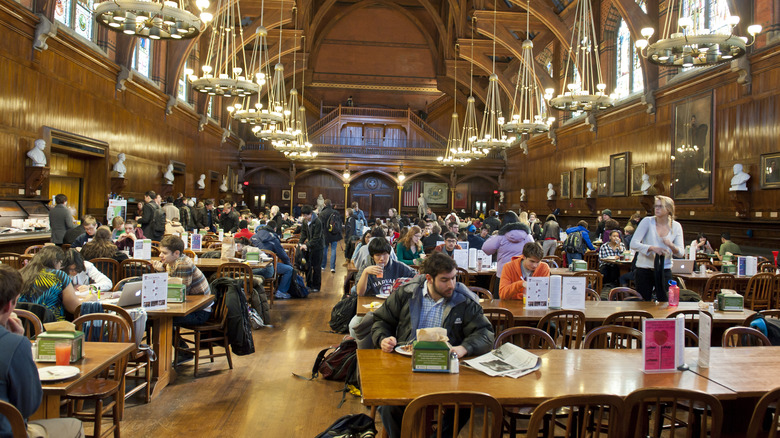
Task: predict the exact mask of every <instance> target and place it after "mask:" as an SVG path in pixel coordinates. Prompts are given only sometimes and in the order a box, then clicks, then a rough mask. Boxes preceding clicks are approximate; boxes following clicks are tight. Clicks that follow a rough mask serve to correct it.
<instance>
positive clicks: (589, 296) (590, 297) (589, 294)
mask: <svg viewBox="0 0 780 438" xmlns="http://www.w3.org/2000/svg"><path fill="white" fill-rule="evenodd" d="M585 301H601V295H599V294H598V292H596V291H595V290H593V289H591V288H589V287H588V288H585Z"/></svg>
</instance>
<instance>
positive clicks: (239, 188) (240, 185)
mask: <svg viewBox="0 0 780 438" xmlns="http://www.w3.org/2000/svg"><path fill="white" fill-rule="evenodd" d="M236 194H237V195H243V194H244V185H243V184H239V185H238V188H237V189H236Z"/></svg>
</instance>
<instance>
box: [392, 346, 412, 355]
mask: <svg viewBox="0 0 780 438" xmlns="http://www.w3.org/2000/svg"><path fill="white" fill-rule="evenodd" d="M407 345H409V344H403V345H397V346H396V347H395V352H396V353H398V354H400V355H402V356H410V357H411V356H412V350H408V351H407V350H404V349H403V347H406V346H407Z"/></svg>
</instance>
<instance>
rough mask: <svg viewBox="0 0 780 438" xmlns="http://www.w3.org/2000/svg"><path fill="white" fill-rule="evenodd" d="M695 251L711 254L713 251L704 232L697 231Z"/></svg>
mask: <svg viewBox="0 0 780 438" xmlns="http://www.w3.org/2000/svg"><path fill="white" fill-rule="evenodd" d="M696 252H697V253H702V254H713V253H715V251H714V250H713V249H712V245H710V241H709V240H707V236H706V235H705V234H704V233H699V234H698V235H697V236H696Z"/></svg>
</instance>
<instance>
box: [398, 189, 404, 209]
mask: <svg viewBox="0 0 780 438" xmlns="http://www.w3.org/2000/svg"><path fill="white" fill-rule="evenodd" d="M403 191H404V185H403V184H400V185H398V214H401V204H403Z"/></svg>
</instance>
